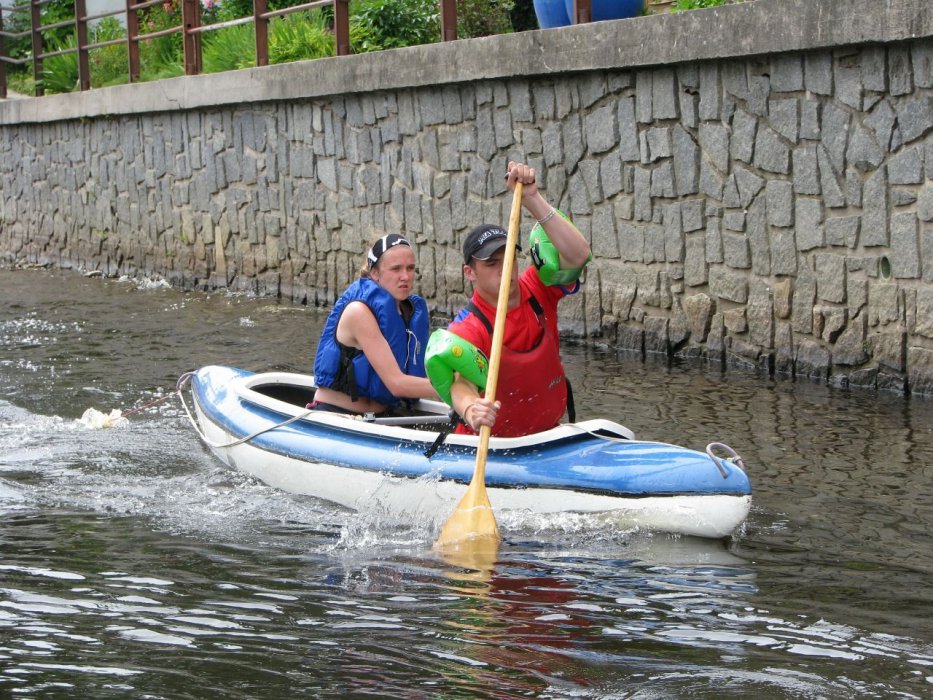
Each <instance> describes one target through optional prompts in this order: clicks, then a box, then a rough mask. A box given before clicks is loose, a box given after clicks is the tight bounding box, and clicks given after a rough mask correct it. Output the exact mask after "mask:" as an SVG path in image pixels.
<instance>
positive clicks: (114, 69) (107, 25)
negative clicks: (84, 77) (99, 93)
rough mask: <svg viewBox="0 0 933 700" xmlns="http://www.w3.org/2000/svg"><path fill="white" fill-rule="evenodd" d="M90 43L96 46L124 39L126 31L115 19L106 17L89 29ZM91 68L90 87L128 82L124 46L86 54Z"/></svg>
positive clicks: (99, 49) (109, 47) (103, 47)
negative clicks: (104, 42)
mask: <svg viewBox="0 0 933 700" xmlns="http://www.w3.org/2000/svg"><path fill="white" fill-rule="evenodd" d="M90 33H91V37H90V42H91V43H92V44H97V43H100V42H103V41H111V40H112V39H122V38H125V37H126V30H125V29H124V28H123V25H122V24H120V22H119V21H118V20H117V18H116V17H106V18H105V19H102V20H101V21H100V22H98V23H97V24H96V25H95V26H94V27H93V28H92V29H91V32H90ZM88 59H89V61H88V62H89V63H90V68H91V86H92V87H106V86H108V85H119V84H122V83H126V82H129V70H130V67H129V61H128V60H127V56H126V45H124V44H112V45H110V46H102V47H100V48H97V49H91V50H90V51H89V52H88Z"/></svg>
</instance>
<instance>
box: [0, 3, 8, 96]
mask: <svg viewBox="0 0 933 700" xmlns="http://www.w3.org/2000/svg"><path fill="white" fill-rule="evenodd" d="M4 9H6V8H4V7H3V6H2V5H0V100H5V99H6V57H7V55H6V37H4V36H3V10H4Z"/></svg>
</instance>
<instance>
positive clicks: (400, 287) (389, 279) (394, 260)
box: [369, 245, 417, 301]
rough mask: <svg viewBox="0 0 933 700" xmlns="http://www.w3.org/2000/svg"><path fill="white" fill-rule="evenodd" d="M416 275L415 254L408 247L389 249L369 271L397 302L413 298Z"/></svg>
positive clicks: (398, 246)
mask: <svg viewBox="0 0 933 700" xmlns="http://www.w3.org/2000/svg"><path fill="white" fill-rule="evenodd" d="M416 274H417V268H416V267H415V253H414V251H413V250H412V249H411V248H410V247H408V246H407V245H397V246H393V247H391V248H389V249H388V250H387V251H386V252H385V253H383V254H382V256H381V257H380V258H379V262H377V263H376V265H375V267H373V269H372V270H370V271H369V276H370V277H371V278H372V280H373V282H375V283H376V284H378V285H379V286H380V287H382V288H383V289H385V290H386V291H387V292H388V293H389V294H391V295H392V297H393V298H394V299H395V300H396V301H402V300H403V299H407V298H408V297H409V296H411V293H412V287H413V286H414V284H415V275H416Z"/></svg>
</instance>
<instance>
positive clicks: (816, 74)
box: [803, 51, 833, 95]
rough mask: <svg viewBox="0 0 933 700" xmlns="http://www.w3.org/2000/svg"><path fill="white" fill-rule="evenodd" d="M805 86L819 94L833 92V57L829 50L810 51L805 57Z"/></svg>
mask: <svg viewBox="0 0 933 700" xmlns="http://www.w3.org/2000/svg"><path fill="white" fill-rule="evenodd" d="M803 66H804V87H805V89H806V90H808V91H809V92H812V93H815V94H817V95H831V94H832V92H833V58H832V54H830V53H829V52H827V51H821V52H815V53H808V54H806V55H804V57H803Z"/></svg>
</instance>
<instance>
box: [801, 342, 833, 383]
mask: <svg viewBox="0 0 933 700" xmlns="http://www.w3.org/2000/svg"><path fill="white" fill-rule="evenodd" d="M830 363H831V355H830V353H829V350H827V349H826V348H824V347H823V346H822V345H820V344H819V343H817V342H816V341H813V340H810V339H809V338H797V339H796V347H795V349H794V373H795V374H796V375H797V376H799V377H813V378H821V379H824V380H825V379H826V378H827V377H828V376H829V368H830Z"/></svg>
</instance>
